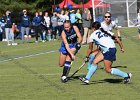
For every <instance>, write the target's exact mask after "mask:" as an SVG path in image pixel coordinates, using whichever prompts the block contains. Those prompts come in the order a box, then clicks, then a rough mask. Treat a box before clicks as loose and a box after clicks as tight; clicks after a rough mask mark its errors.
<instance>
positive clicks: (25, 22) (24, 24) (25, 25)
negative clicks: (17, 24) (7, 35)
mask: <svg viewBox="0 0 140 100" xmlns="http://www.w3.org/2000/svg"><path fill="white" fill-rule="evenodd" d="M22 13H23V15H22V16H21V39H22V43H24V34H26V37H27V42H29V31H30V23H31V22H30V17H29V16H28V15H27V10H26V9H24V10H23V12H22Z"/></svg>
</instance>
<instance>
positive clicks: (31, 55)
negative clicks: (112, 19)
mask: <svg viewBox="0 0 140 100" xmlns="http://www.w3.org/2000/svg"><path fill="white" fill-rule="evenodd" d="M136 36H137V35H135V36H131V37H136ZM122 39H128V38H122ZM84 46H87V45H84ZM82 47H83V46H82ZM57 51H58V50H53V51H48V52H42V53H38V54H30V55H27V56H20V57H15V58H11V59H7V60H0V63H1V62H7V61H11V60H16V59H22V58H28V57H34V56H39V55H43V54H49V53H53V52H57Z"/></svg>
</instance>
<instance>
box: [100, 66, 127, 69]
mask: <svg viewBox="0 0 140 100" xmlns="http://www.w3.org/2000/svg"><path fill="white" fill-rule="evenodd" d="M112 68H127V66H113V67H112ZM98 69H104V67H102V66H99V67H98Z"/></svg>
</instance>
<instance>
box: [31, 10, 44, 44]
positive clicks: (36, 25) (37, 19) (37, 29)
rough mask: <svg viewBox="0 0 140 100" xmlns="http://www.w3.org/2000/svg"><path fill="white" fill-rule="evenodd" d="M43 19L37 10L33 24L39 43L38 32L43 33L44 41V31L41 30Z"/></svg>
mask: <svg viewBox="0 0 140 100" xmlns="http://www.w3.org/2000/svg"><path fill="white" fill-rule="evenodd" d="M41 21H42V18H41V17H40V16H39V13H38V12H36V13H35V17H34V18H33V21H32V23H33V26H34V28H35V34H36V41H35V42H36V43H38V34H40V35H41V38H42V42H43V35H42V31H41Z"/></svg>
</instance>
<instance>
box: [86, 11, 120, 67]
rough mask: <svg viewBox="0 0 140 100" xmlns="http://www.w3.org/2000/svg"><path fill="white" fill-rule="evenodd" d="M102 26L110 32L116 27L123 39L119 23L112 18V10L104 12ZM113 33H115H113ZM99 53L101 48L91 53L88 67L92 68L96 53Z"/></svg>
mask: <svg viewBox="0 0 140 100" xmlns="http://www.w3.org/2000/svg"><path fill="white" fill-rule="evenodd" d="M101 27H102V28H103V29H104V30H105V31H107V32H109V31H110V32H109V33H112V29H116V30H117V33H118V38H119V39H120V40H121V37H120V30H119V29H118V26H117V24H116V23H115V21H112V20H111V13H110V12H106V13H105V14H104V21H103V22H102V23H101ZM111 35H113V34H111ZM98 53H100V50H99V49H96V50H94V51H93V53H92V54H91V55H90V59H89V62H88V69H89V68H90V65H91V64H92V62H93V60H94V58H95V55H97V54H98Z"/></svg>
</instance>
